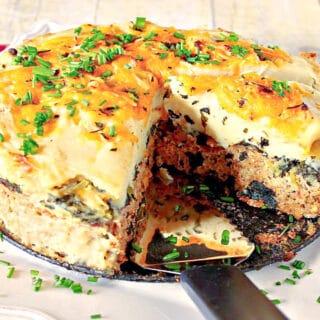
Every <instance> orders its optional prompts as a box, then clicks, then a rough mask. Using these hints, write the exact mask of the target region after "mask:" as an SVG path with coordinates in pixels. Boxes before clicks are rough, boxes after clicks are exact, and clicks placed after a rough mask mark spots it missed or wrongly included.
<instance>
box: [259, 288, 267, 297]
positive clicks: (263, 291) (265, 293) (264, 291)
mask: <svg viewBox="0 0 320 320" xmlns="http://www.w3.org/2000/svg"><path fill="white" fill-rule="evenodd" d="M260 291H261V293H262V294H263V295H264V296H266V295H267V294H269V292H268V291H266V290H263V289H261V290H260Z"/></svg>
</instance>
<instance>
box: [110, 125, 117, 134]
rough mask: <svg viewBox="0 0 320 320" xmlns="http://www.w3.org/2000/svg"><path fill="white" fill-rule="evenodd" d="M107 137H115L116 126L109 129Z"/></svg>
mask: <svg viewBox="0 0 320 320" xmlns="http://www.w3.org/2000/svg"><path fill="white" fill-rule="evenodd" d="M109 135H110V137H115V136H116V135H117V133H116V126H115V125H112V126H111V127H110V129H109Z"/></svg>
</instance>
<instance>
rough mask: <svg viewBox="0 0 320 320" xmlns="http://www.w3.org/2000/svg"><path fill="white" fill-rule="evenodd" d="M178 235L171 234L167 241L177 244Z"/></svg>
mask: <svg viewBox="0 0 320 320" xmlns="http://www.w3.org/2000/svg"><path fill="white" fill-rule="evenodd" d="M177 240H178V239H177V237H175V236H170V237H168V238H167V242H169V243H171V244H176V243H177Z"/></svg>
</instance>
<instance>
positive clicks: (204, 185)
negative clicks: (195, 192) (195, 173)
mask: <svg viewBox="0 0 320 320" xmlns="http://www.w3.org/2000/svg"><path fill="white" fill-rule="evenodd" d="M199 190H200V191H202V192H205V191H209V190H210V188H209V187H208V186H207V185H206V184H200V185H199Z"/></svg>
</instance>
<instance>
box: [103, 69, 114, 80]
mask: <svg viewBox="0 0 320 320" xmlns="http://www.w3.org/2000/svg"><path fill="white" fill-rule="evenodd" d="M112 74H113V73H112V71H110V70H108V71H106V72H104V73H103V74H102V75H101V78H102V79H105V78H108V77H111V76H112Z"/></svg>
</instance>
